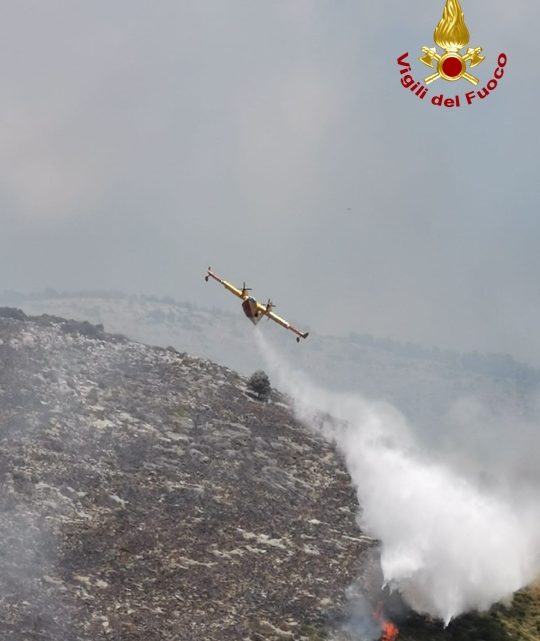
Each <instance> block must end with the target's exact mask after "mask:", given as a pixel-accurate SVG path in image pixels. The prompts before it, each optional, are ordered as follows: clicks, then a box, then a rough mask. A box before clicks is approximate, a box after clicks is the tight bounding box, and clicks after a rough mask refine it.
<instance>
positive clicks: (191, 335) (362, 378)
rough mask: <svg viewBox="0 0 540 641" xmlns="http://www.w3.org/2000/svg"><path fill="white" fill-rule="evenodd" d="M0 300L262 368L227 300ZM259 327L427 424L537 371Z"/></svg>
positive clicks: (335, 377) (509, 393) (333, 383)
mask: <svg viewBox="0 0 540 641" xmlns="http://www.w3.org/2000/svg"><path fill="white" fill-rule="evenodd" d="M203 284H204V283H203ZM0 301H3V302H4V303H7V304H16V305H17V306H18V307H22V308H23V310H24V311H25V312H27V313H28V314H43V313H50V314H57V315H59V316H63V317H65V318H75V319H77V320H81V321H82V320H89V321H91V322H92V323H103V324H104V326H105V328H106V329H107V330H108V331H111V332H122V333H124V334H126V335H127V336H129V337H130V338H132V339H134V340H138V341H141V342H144V343H147V344H152V345H160V346H162V347H167V346H169V345H172V346H173V347H177V348H179V349H181V350H182V351H186V352H188V353H190V354H192V355H194V356H199V357H202V358H209V359H211V360H213V361H214V362H218V363H222V364H224V365H226V366H227V367H230V368H232V369H234V370H236V371H238V372H240V373H241V374H243V375H249V374H251V373H252V372H253V371H255V370H257V369H261V367H264V363H263V362H262V361H261V355H260V352H259V350H258V349H257V344H256V341H255V338H254V335H253V326H252V325H251V323H249V322H248V321H247V319H246V318H245V317H244V316H243V314H242V311H241V309H240V306H239V305H235V303H234V300H232V301H231V305H230V306H228V307H227V309H228V310H230V311H223V310H221V309H217V308H214V309H201V308H197V307H194V306H193V305H191V304H189V303H179V302H175V301H173V300H172V299H157V298H153V297H148V296H127V295H124V294H121V293H106V292H95V293H92V292H86V293H85V292H82V293H74V294H57V293H55V292H44V293H41V294H34V295H21V294H5V293H4V294H3V295H2V296H0ZM291 320H294V319H291ZM359 325H361V321H359ZM259 326H260V327H262V328H263V331H264V333H265V335H266V336H268V337H269V338H270V340H271V341H272V343H273V344H274V345H275V346H277V347H278V348H279V349H281V351H282V352H283V353H284V354H286V358H287V361H288V362H289V364H290V365H291V366H292V367H296V368H298V369H301V370H303V371H309V372H310V375H311V376H312V378H313V379H314V380H315V381H316V382H318V383H319V384H321V385H323V386H324V387H326V388H329V389H338V390H340V391H353V392H355V393H357V392H361V393H362V394H364V395H365V396H367V397H370V398H374V399H384V400H385V401H389V402H391V403H392V404H393V405H394V406H395V407H397V408H399V409H400V411H402V412H403V413H404V414H405V415H406V416H407V417H409V418H410V419H411V420H412V421H413V422H415V423H418V424H421V425H423V426H427V427H428V429H429V430H431V431H432V424H433V423H434V422H436V423H437V424H440V422H441V418H444V417H445V416H446V415H447V414H448V412H449V411H451V408H452V406H453V405H454V404H455V403H456V402H458V401H460V399H462V398H464V397H470V396H474V397H475V398H476V399H478V400H479V401H480V402H483V403H485V404H487V405H489V406H490V407H492V408H493V409H494V410H495V411H496V410H497V408H503V409H504V411H505V412H506V413H508V411H514V408H516V407H518V406H520V405H521V404H522V402H523V399H524V397H526V396H528V395H530V393H531V389H536V388H537V387H538V385H539V383H540V373H539V372H538V371H537V370H534V369H532V368H531V367H528V366H526V365H522V364H520V363H517V362H516V361H514V360H513V359H511V358H510V357H508V356H501V355H481V354H476V353H472V354H460V353H458V352H452V351H448V350H446V351H445V350H439V349H437V348H432V349H427V348H422V347H420V346H415V345H407V344H400V343H397V342H394V341H391V340H384V339H376V338H373V337H371V336H365V335H354V336H349V337H347V338H339V337H331V336H320V335H318V334H317V333H316V331H313V330H312V333H311V335H310V337H309V339H308V340H306V341H302V343H301V344H300V345H296V343H295V341H294V340H293V337H291V336H290V335H289V333H288V332H285V331H283V330H282V329H281V328H280V327H277V326H276V325H274V323H270V322H267V321H263V322H262V323H261V324H260V325H259ZM302 326H303V324H302ZM307 329H309V327H308V328H307ZM509 408H510V409H509ZM519 411H521V410H519Z"/></svg>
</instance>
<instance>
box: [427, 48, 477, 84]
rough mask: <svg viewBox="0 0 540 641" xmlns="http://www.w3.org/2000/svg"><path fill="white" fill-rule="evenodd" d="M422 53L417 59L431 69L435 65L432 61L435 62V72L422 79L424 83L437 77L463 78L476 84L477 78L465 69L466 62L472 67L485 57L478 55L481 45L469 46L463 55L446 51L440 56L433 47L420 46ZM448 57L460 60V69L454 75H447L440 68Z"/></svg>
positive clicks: (447, 78)
mask: <svg viewBox="0 0 540 641" xmlns="http://www.w3.org/2000/svg"><path fill="white" fill-rule="evenodd" d="M422 53H423V54H424V55H423V56H422V58H419V60H420V62H423V63H424V64H425V65H427V66H428V67H431V68H432V69H433V68H434V66H435V65H434V64H433V63H434V61H436V62H437V73H434V74H432V75H431V76H428V77H427V78H425V79H424V82H425V83H426V85H429V83H430V82H433V81H434V80H437V79H438V78H445V79H446V80H458V79H459V78H465V80H468V81H469V82H470V83H471V84H473V85H475V86H476V85H477V84H478V82H479V80H478V78H476V77H475V76H473V75H472V74H470V73H468V72H467V71H465V69H466V68H467V62H470V66H471V68H472V67H476V65H479V64H480V63H481V62H482V61H483V60H484V59H485V56H481V55H480V54H481V53H482V47H476V48H475V49H473V48H469V49H467V53H466V54H465V55H464V56H461V55H460V54H459V53H457V52H454V51H451V52H450V51H447V52H446V53H445V54H444V55H442V56H441V55H440V54H438V53H437V50H436V49H435V47H431V48H430V47H422ZM448 58H453V59H455V60H460V61H461V63H462V71H461V72H460V73H459V74H456V75H455V76H454V77H448V76H447V75H446V74H445V73H444V71H443V69H442V67H443V64H444V62H445V60H447V59H448Z"/></svg>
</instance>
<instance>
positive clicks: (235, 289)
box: [204, 267, 244, 299]
mask: <svg viewBox="0 0 540 641" xmlns="http://www.w3.org/2000/svg"><path fill="white" fill-rule="evenodd" d="M209 278H213V279H214V280H217V282H218V283H221V284H222V285H223V287H225V289H227V290H229V291H230V292H231V294H234V295H235V296H238V298H242V299H243V298H244V293H243V292H242V290H241V289H238V287H235V286H234V285H231V283H228V282H227V281H226V280H223V278H220V277H219V276H218V275H217V274H214V272H213V271H212V270H211V268H210V267H209V268H208V272H207V273H206V276H205V277H204V279H205V280H206V282H208V279H209Z"/></svg>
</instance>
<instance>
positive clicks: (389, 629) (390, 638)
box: [381, 621, 399, 641]
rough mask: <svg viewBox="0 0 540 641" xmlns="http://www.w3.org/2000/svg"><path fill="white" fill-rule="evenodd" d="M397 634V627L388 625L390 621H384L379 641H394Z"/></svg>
mask: <svg viewBox="0 0 540 641" xmlns="http://www.w3.org/2000/svg"><path fill="white" fill-rule="evenodd" d="M398 634H399V630H398V629H397V626H395V625H394V624H393V623H390V621H386V622H385V623H384V624H383V630H382V636H381V641H396V639H397V638H398Z"/></svg>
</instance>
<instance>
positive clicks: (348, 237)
mask: <svg viewBox="0 0 540 641" xmlns="http://www.w3.org/2000/svg"><path fill="white" fill-rule="evenodd" d="M443 6H444V2H443V0H433V1H432V2H429V3H427V2H407V3H403V2H389V3H382V2H371V3H367V2H360V1H359V0H337V1H336V0H264V1H263V0H175V1H174V2H173V1H169V0H159V2H156V1H155V0H154V1H152V2H150V0H146V1H141V0H114V1H112V2H111V0H107V1H106V2H105V1H104V0H92V1H91V2H90V1H89V0H85V1H82V0H62V1H59V0H48V1H47V2H43V1H42V0H39V1H38V0H34V1H29V0H17V2H6V1H5V0H3V1H2V2H0V7H1V8H2V12H1V15H2V20H1V21H0V43H1V45H0V51H1V58H0V59H1V61H2V62H1V64H2V84H1V91H2V100H1V101H0V119H1V127H0V137H1V140H0V199H1V203H0V204H1V209H0V211H1V214H0V217H1V218H0V220H1V225H2V227H1V234H0V290H1V289H16V290H24V291H28V290H39V289H42V288H44V287H54V288H57V289H67V290H73V289H120V290H124V291H127V292H134V293H147V294H159V295H171V296H173V297H175V298H177V299H180V300H191V301H193V302H196V303H199V304H204V305H208V306H212V305H216V306H218V307H223V308H227V309H231V308H232V306H234V305H235V304H236V303H235V301H234V300H230V299H229V298H227V294H226V293H225V292H224V291H222V290H220V289H219V288H218V287H217V286H215V285H207V286H205V285H204V281H203V280H202V276H203V274H204V271H205V269H206V267H207V266H208V265H212V266H213V267H214V268H215V269H216V271H218V273H221V274H222V275H223V276H225V277H226V278H228V279H230V280H233V281H240V282H241V281H242V280H244V279H245V280H246V281H247V282H248V284H250V285H252V286H253V288H254V293H255V295H258V296H260V297H261V298H265V297H268V296H272V298H273V299H275V301H276V302H277V303H278V304H279V310H278V311H280V312H281V313H282V314H283V315H286V316H288V317H291V318H292V319H294V320H297V321H298V322H299V323H301V324H303V325H308V326H309V327H310V328H311V330H312V332H313V333H314V334H316V333H317V332H318V333H337V332H349V331H356V332H369V333H372V334H375V335H379V336H385V335H388V336H393V337H395V338H401V339H406V340H413V341H416V342H420V343H423V344H427V345H429V344H438V345H441V346H453V347H457V348H461V349H474V348H477V349H479V350H482V351H494V352H510V353H512V354H514V355H516V356H518V357H520V358H522V359H526V360H529V361H530V362H534V363H536V364H537V365H538V364H540V339H539V338H538V328H539V327H540V284H539V282H538V277H539V275H540V252H539V250H538V244H539V241H540V215H539V212H538V211H537V209H538V204H539V190H540V181H539V179H538V150H539V147H540V140H539V123H538V115H537V114H538V108H539V100H540V91H539V72H538V70H537V68H536V55H537V52H538V45H537V40H536V38H537V28H538V27H537V25H538V23H539V20H540V5H538V3H536V2H530V1H529V2H527V3H526V2H524V1H523V0H515V1H514V2H511V3H510V2H503V0H489V1H488V0H463V1H462V6H463V10H464V12H465V19H466V22H467V25H468V27H469V30H470V33H471V42H470V44H471V46H482V47H483V48H484V53H485V55H486V60H485V62H484V63H483V64H482V65H480V66H479V67H477V68H476V69H475V72H477V75H478V76H479V77H480V79H481V84H480V87H481V86H483V85H484V84H485V83H487V81H488V80H489V79H490V78H491V75H492V73H493V70H494V69H495V67H496V64H497V63H496V59H497V55H498V53H499V52H501V51H504V52H506V53H507V54H508V65H507V67H506V74H505V76H504V78H503V80H502V81H501V82H500V86H499V87H498V88H497V89H496V90H495V91H494V92H493V94H492V95H490V96H489V97H488V99H486V100H485V101H483V102H480V101H477V103H478V104H475V105H474V106H472V107H461V109H459V110H443V109H441V108H435V107H433V106H432V105H430V104H429V103H428V102H427V100H426V101H424V102H420V101H419V100H418V98H416V97H414V96H413V95H412V94H411V93H410V92H408V91H406V90H405V89H403V88H402V87H401V85H400V83H399V73H398V67H397V65H396V58H397V56H399V55H400V54H402V53H403V52H405V51H409V53H410V59H411V60H412V61H415V60H416V59H417V57H418V55H419V53H420V48H421V47H422V45H428V46H432V45H433V40H432V36H433V29H434V27H435V25H436V24H437V22H438V21H439V19H440V17H441V14H442V9H443ZM428 73H429V70H428V69H427V67H424V66H423V65H421V64H420V63H419V62H415V63H414V68H413V75H414V76H415V78H417V79H422V78H423V77H424V76H425V75H427V74H428ZM470 88H471V86H470V85H469V84H468V83H466V81H464V80H461V81H458V82H457V83H455V84H451V83H447V82H443V81H442V80H440V81H438V82H435V83H434V84H433V85H431V86H430V93H429V97H431V96H432V95H435V94H437V93H440V92H444V93H445V94H447V95H454V94H456V93H459V94H461V95H463V94H464V93H465V92H466V91H469V89H470Z"/></svg>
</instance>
